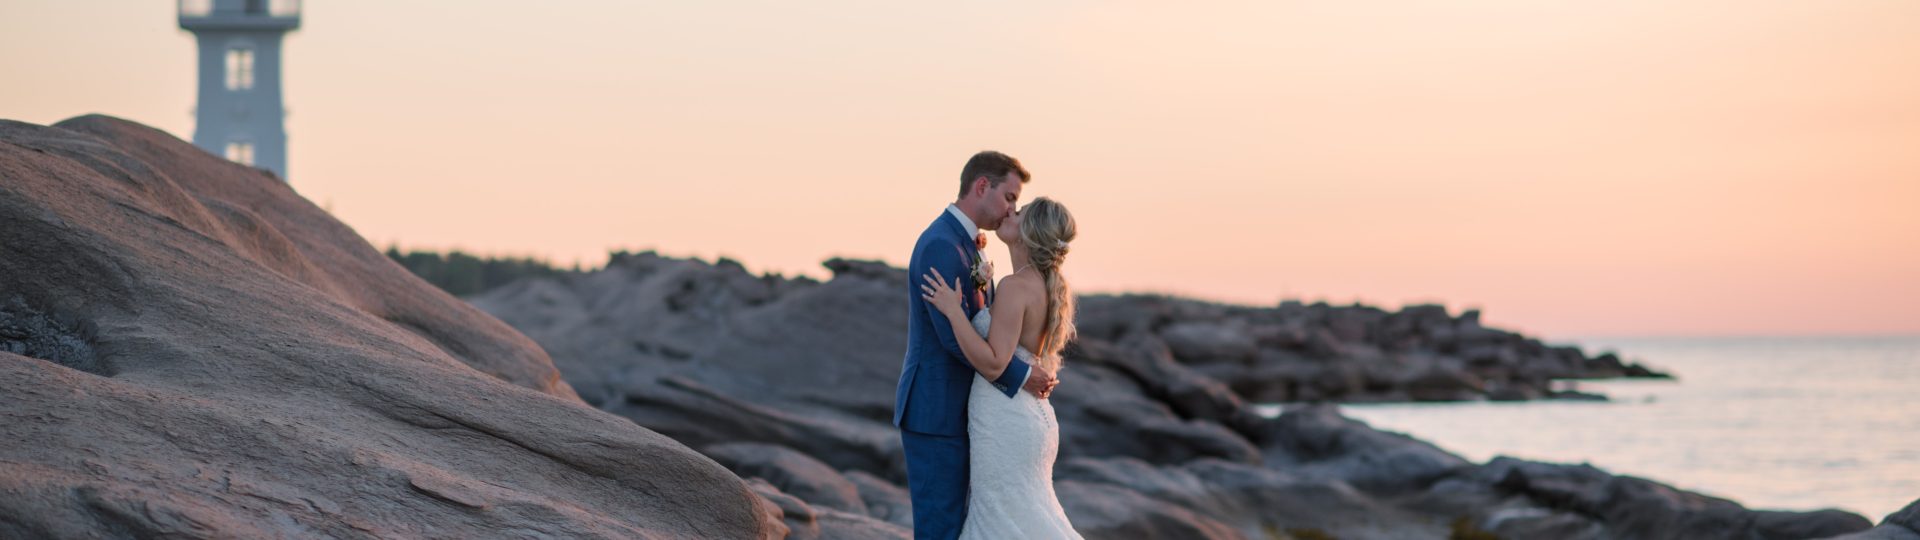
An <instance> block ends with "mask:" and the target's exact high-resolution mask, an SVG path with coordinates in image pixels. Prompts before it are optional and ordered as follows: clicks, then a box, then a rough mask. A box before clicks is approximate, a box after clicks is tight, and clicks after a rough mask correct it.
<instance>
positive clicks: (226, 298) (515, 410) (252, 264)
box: [0, 116, 864, 538]
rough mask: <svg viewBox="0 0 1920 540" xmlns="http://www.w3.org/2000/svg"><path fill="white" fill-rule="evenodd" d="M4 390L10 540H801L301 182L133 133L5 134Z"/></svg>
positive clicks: (107, 124) (0, 277) (80, 126)
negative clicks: (403, 261)
mask: <svg viewBox="0 0 1920 540" xmlns="http://www.w3.org/2000/svg"><path fill="white" fill-rule="evenodd" d="M0 395H4V396H6V397H5V398H4V399H0V441H5V442H4V443H0V537H5V538H124V537H141V538H319V537H328V538H376V537H379V538H384V537H440V538H480V537H497V536H523V537H568V538H636V537H654V538H660V537H672V538H687V537H701V536H712V537H726V538H775V537H782V536H785V535H786V534H787V533H788V528H787V526H786V525H785V524H784V523H783V518H782V516H781V514H779V513H778V509H777V508H775V507H773V506H772V505H771V504H770V503H767V502H765V499H763V498H762V497H760V496H757V495H756V494H755V491H754V490H753V489H752V488H751V487H750V486H749V485H748V484H747V483H746V482H744V481H742V480H741V479H740V478H738V477H737V476H735V475H734V474H732V473H731V472H729V471H728V470H727V469H725V468H723V467H722V466H720V465H719V464H717V463H715V462H714V461H712V460H710V459H708V458H706V457H704V456H702V455H701V454H699V453H696V452H694V451H693V450H691V449H689V448H688V447H687V446H685V445H683V444H681V443H680V442H677V441H675V440H673V439H671V438H668V437H665V436H662V435H660V434H658V433H655V432H653V431H649V430H647V429H645V428H642V427H640V426H638V425H636V424H634V423H632V422H630V421H628V420H626V419H623V418H621V417H618V416H615V415H612V414H607V413H605V412H603V411H599V410H596V409H594V408H593V407H590V406H587V405H586V404H584V403H582V402H581V401H580V400H579V399H578V398H577V397H576V394H575V392H574V391H573V389H572V388H571V387H569V385H568V384H567V383H566V382H564V381H563V380H562V379H561V378H560V372H559V371H557V370H556V369H555V368H554V366H553V365H552V363H551V362H550V361H549V359H548V356H547V355H546V353H544V352H543V351H542V350H541V349H540V348H539V347H538V346H536V345H535V344H534V342H533V341H531V340H528V339H527V338H526V337H524V336H523V335H521V334H520V333H519V332H516V331H514V330H513V329H512V328H510V327H508V326H507V325H505V324H502V323H501V322H500V321H499V320H497V319H495V318H493V317H491V316H488V315H487V314H486V313H484V312H481V311H480V310H477V309H474V308H473V307H472V306H470V305H469V304H467V303H465V302H462V301H460V300H458V299H455V298H453V297H450V296H447V295H446V294H444V293H442V292H440V291H439V290H437V289H434V288H432V287H431V286H429V285H427V284H426V283H424V282H422V281H420V280H418V279H415V278H414V277H413V276H411V275H409V274H408V273H406V271H405V270H404V269H402V268H400V267H399V266H397V265H395V264H393V263H392V262H390V261H388V260H387V258H386V257H384V256H382V255H381V254H380V253H379V252H377V251H376V250H374V248H373V247H372V246H370V245H368V244H367V243H366V242H365V241H364V240H362V239H361V238H360V237H359V236H358V235H356V234H354V232H353V231H352V230H351V229H349V228H347V227H346V226H345V225H343V224H341V223H340V222H339V221H336V220H335V219H333V218H332V217H331V216H329V215H327V213H326V212H324V211H322V210H321V209H320V208H318V207H315V206H314V205H313V204H311V203H309V202H307V201H306V200H304V199H302V198H301V197H300V196H299V195H297V194H295V193H294V192H293V191H292V189H291V188H289V187H288V185H287V184H286V183H284V182H281V181H280V180H278V179H275V178H273V177H272V176H271V175H269V174H268V173H265V172H263V171H260V170H255V169H250V168H247V167H243V166H240V165H236V164H234V163H231V162H228V161H225V160H222V159H219V158H217V157H214V156H212V155H209V154H207V153H206V152H203V151H201V150H199V149H198V148H195V147H193V146H191V145H189V144H187V143H186V142H183V141H180V140H178V139H175V138H173V137H171V136H168V135H166V134H164V133H161V132H159V131H156V130H153V129H150V128H146V127H144V126H140V125H137V124H133V123H130V122H126V121H122V120H118V119H114V118H108V117H102V116H87V117H81V118H75V119H72V120H67V121H64V122H61V123H59V124H57V125H55V126H52V127H47V126H37V125H31V124H24V123H18V122H0ZM863 519H864V518H863Z"/></svg>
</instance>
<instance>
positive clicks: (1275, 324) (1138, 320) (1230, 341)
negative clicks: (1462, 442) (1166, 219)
mask: <svg viewBox="0 0 1920 540" xmlns="http://www.w3.org/2000/svg"><path fill="white" fill-rule="evenodd" d="M1080 308H1081V320H1080V332H1081V336H1082V339H1086V340H1100V341H1108V342H1125V341H1128V340H1133V339H1155V338H1157V339H1158V340H1159V341H1162V342H1164V343H1165V344H1166V346H1167V348H1168V349H1169V352H1170V354H1171V355H1172V357H1173V358H1174V359H1175V360H1177V361H1179V362H1180V363H1182V364H1185V365H1188V366H1190V367H1192V368H1193V369H1194V370H1195V371H1198V372H1200V373H1204V374H1206V375H1207V376H1208V377H1211V378H1213V379H1215V380H1219V381H1221V382H1223V383H1225V384H1226V385H1227V386H1228V387H1230V388H1232V389H1233V390H1234V392H1235V393H1238V394H1239V395H1241V396H1242V397H1244V398H1246V399H1248V400H1250V401H1254V402H1261V403H1277V402H1318V401H1342V402H1374V401H1461V400H1477V399H1491V400H1509V401H1510V400H1530V399H1550V398H1556V397H1568V398H1575V399H1582V398H1588V397H1590V396H1587V395H1584V394H1578V393H1565V392H1561V391H1556V390H1555V389H1554V388H1553V386H1552V382H1553V381H1556V380H1568V379H1606V378H1620V377H1655V378H1659V377H1668V375H1666V374H1663V373H1659V372H1656V371H1654V370H1652V369H1650V368H1647V367H1645V366H1642V365H1640V364H1634V363H1627V362H1624V361H1622V360H1621V359H1620V358H1619V357H1618V356H1617V355H1615V354H1613V353H1601V354H1598V355H1592V356H1589V355H1587V354H1586V353H1585V352H1583V351H1581V350H1580V349H1579V348H1577V347H1570V346H1553V345H1548V344H1545V343H1542V342H1541V341H1540V340H1538V339H1534V338H1529V337H1526V336H1522V335H1519V334H1515V333H1512V332H1508V331H1504V330H1500V329H1496V328H1488V327H1485V326H1482V325H1481V324H1480V312H1479V311H1478V310H1469V311H1467V312H1465V313H1462V314H1460V315H1458V316H1455V315H1450V314H1448V313H1447V310H1446V308H1445V307H1443V306H1437V305H1414V306H1407V307H1405V308H1403V309H1401V310H1400V311H1393V312H1390V311H1385V310H1381V309H1378V308H1373V307H1368V306H1362V305H1358V304H1356V305H1352V306H1333V305H1328V304H1325V303H1316V304H1311V305H1304V304H1301V303H1299V302H1292V301H1289V302H1283V303H1281V304H1280V305H1279V306H1276V307H1271V308H1257V307H1244V306H1223V305H1218V304H1209V303H1204V302H1197V301H1191V300H1181V299H1177V298H1167V297H1159V296H1133V295H1129V296H1091V297H1086V298H1083V299H1082V300H1081V304H1080Z"/></svg>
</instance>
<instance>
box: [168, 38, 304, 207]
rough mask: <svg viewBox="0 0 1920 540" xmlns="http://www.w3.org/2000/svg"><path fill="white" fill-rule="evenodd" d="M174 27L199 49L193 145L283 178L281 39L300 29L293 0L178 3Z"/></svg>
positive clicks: (285, 148)
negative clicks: (188, 34) (177, 25)
mask: <svg viewBox="0 0 1920 540" xmlns="http://www.w3.org/2000/svg"><path fill="white" fill-rule="evenodd" d="M179 1H180V28H183V29H185V30H187V31H189V32H193V36H194V38H195V39H196V40H198V41H199V45H200V93H199V105H198V106H196V107H195V108H194V118H195V120H194V127H193V144H194V145H195V146H199V147H201V148H204V149H206V150H207V151H208V152H213V153H214V154H215V155H221V156H226V157H227V159H231V160H234V161H237V162H240V163H244V164H247V165H253V166H256V167H260V168H263V169H266V170H269V171H273V173H274V174H276V175H279V176H280V178H281V179H282V180H285V179H286V178H287V128H286V124H285V121H284V119H285V117H286V107H285V106H284V105H282V103H281V96H280V38H281V36H284V35H286V33H287V32H291V31H293V30H294V29H296V28H299V27H300V2H299V0H179Z"/></svg>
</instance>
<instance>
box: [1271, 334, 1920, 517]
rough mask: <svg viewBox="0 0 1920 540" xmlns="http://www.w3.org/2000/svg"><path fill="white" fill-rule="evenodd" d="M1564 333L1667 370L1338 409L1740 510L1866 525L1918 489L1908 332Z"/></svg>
mask: <svg viewBox="0 0 1920 540" xmlns="http://www.w3.org/2000/svg"><path fill="white" fill-rule="evenodd" d="M1575 343H1576V344H1578V345H1580V346H1582V347H1584V348H1586V350H1587V351H1588V352H1590V353H1592V352H1598V351H1602V350H1613V351H1617V352H1619V353H1621V354H1622V356H1623V357H1625V358H1629V359H1632V360H1635V361H1640V362H1644V363H1646V364H1647V365H1649V366H1653V367H1655V368H1656V369H1661V370H1665V371H1668V372H1671V373H1673V374H1675V375H1676V376H1678V377H1679V380H1677V381H1671V382H1665V381H1605V382H1582V383H1579V385H1578V388H1579V389H1580V390H1583V391H1588V392H1599V393H1604V394H1607V395H1608V396H1611V397H1612V398H1613V401H1611V402H1606V403H1595V402H1532V403H1459V404H1394V405H1348V406H1345V407H1344V410H1345V412H1346V414H1347V415H1348V416H1349V417H1352V418H1356V419H1359V420H1362V421H1365V422H1367V423H1369V424H1372V425H1373V426H1375V427H1378V428H1381V429H1385V430H1390V431H1399V432H1403V433H1407V434H1411V435H1413V436H1415V437H1418V438H1421V439H1424V440H1427V441H1431V442H1433V443H1435V444H1438V445H1440V447H1442V448H1445V449H1448V450H1451V451H1453V452H1455V453H1458V454H1460V455H1461V456H1462V457H1465V458H1467V459H1471V460H1474V461H1482V462H1483V461H1485V460H1487V459H1490V458H1492V457H1494V456H1497V455H1507V456H1514V457H1519V458H1523V459H1530V460H1536V461H1551V462H1562V463H1580V462H1586V463H1591V464H1593V465H1594V466H1596V467H1600V468H1602V469H1606V470H1607V471H1610V472H1613V473H1615V474H1626V475H1632V476H1640V477H1644V478H1650V479H1654V480H1658V481H1660V482H1663V483H1667V484H1670V485H1673V486H1676V487H1680V488H1683V489H1687V490H1691V491H1697V492H1701V493H1706V494H1710V495H1714V496H1719V497H1725V498H1729V499H1733V500H1735V501H1739V502H1740V503H1741V504H1744V505H1746V506H1747V507H1749V508H1764V509H1788V510H1808V509H1816V508H1829V507H1831V508H1840V509H1844V510H1850V511H1853V512H1858V513H1860V514H1862V515H1865V516H1867V518H1868V519H1871V520H1873V521H1874V522H1876V523H1878V522H1879V521H1880V518H1882V517H1884V516H1885V515H1886V514H1889V513H1892V512H1893V511H1895V510H1899V509H1900V508H1901V507H1903V506H1905V505H1906V504H1907V503H1909V502H1912V501H1913V500H1914V499H1920V336H1912V337H1820V338H1801V337H1793V338H1784V337H1783V338H1597V339H1582V340H1577V341H1575ZM1268 410H1269V412H1273V411H1277V408H1269V409H1268Z"/></svg>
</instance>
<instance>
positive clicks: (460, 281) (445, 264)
mask: <svg viewBox="0 0 1920 540" xmlns="http://www.w3.org/2000/svg"><path fill="white" fill-rule="evenodd" d="M387 258H390V259H393V261H394V262H397V263H400V266H404V267H406V268H407V270H408V271H410V272H413V275H416V276H420V279H424V280H427V283H432V284H434V286H436V287H440V290H443V291H447V293H448V294H452V295H454V296H468V295H472V294H479V293H482V292H486V291H488V290H491V289H493V288H494V287H499V286H501V285H506V284H508V283H512V282H514V281H515V280H519V279H520V278H525V277H533V276H546V277H558V276H563V275H567V274H574V273H579V272H580V265H579V264H578V263H575V264H574V266H573V268H572V269H566V268H554V266H553V265H552V264H551V263H548V262H547V261H545V260H542V259H535V258H531V257H476V256H473V255H469V254H467V253H463V252H461V251H459V250H454V251H452V252H448V253H444V254H443V253H440V252H437V251H419V250H412V251H408V252H406V253H401V252H400V248H399V246H390V247H388V248H387Z"/></svg>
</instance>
